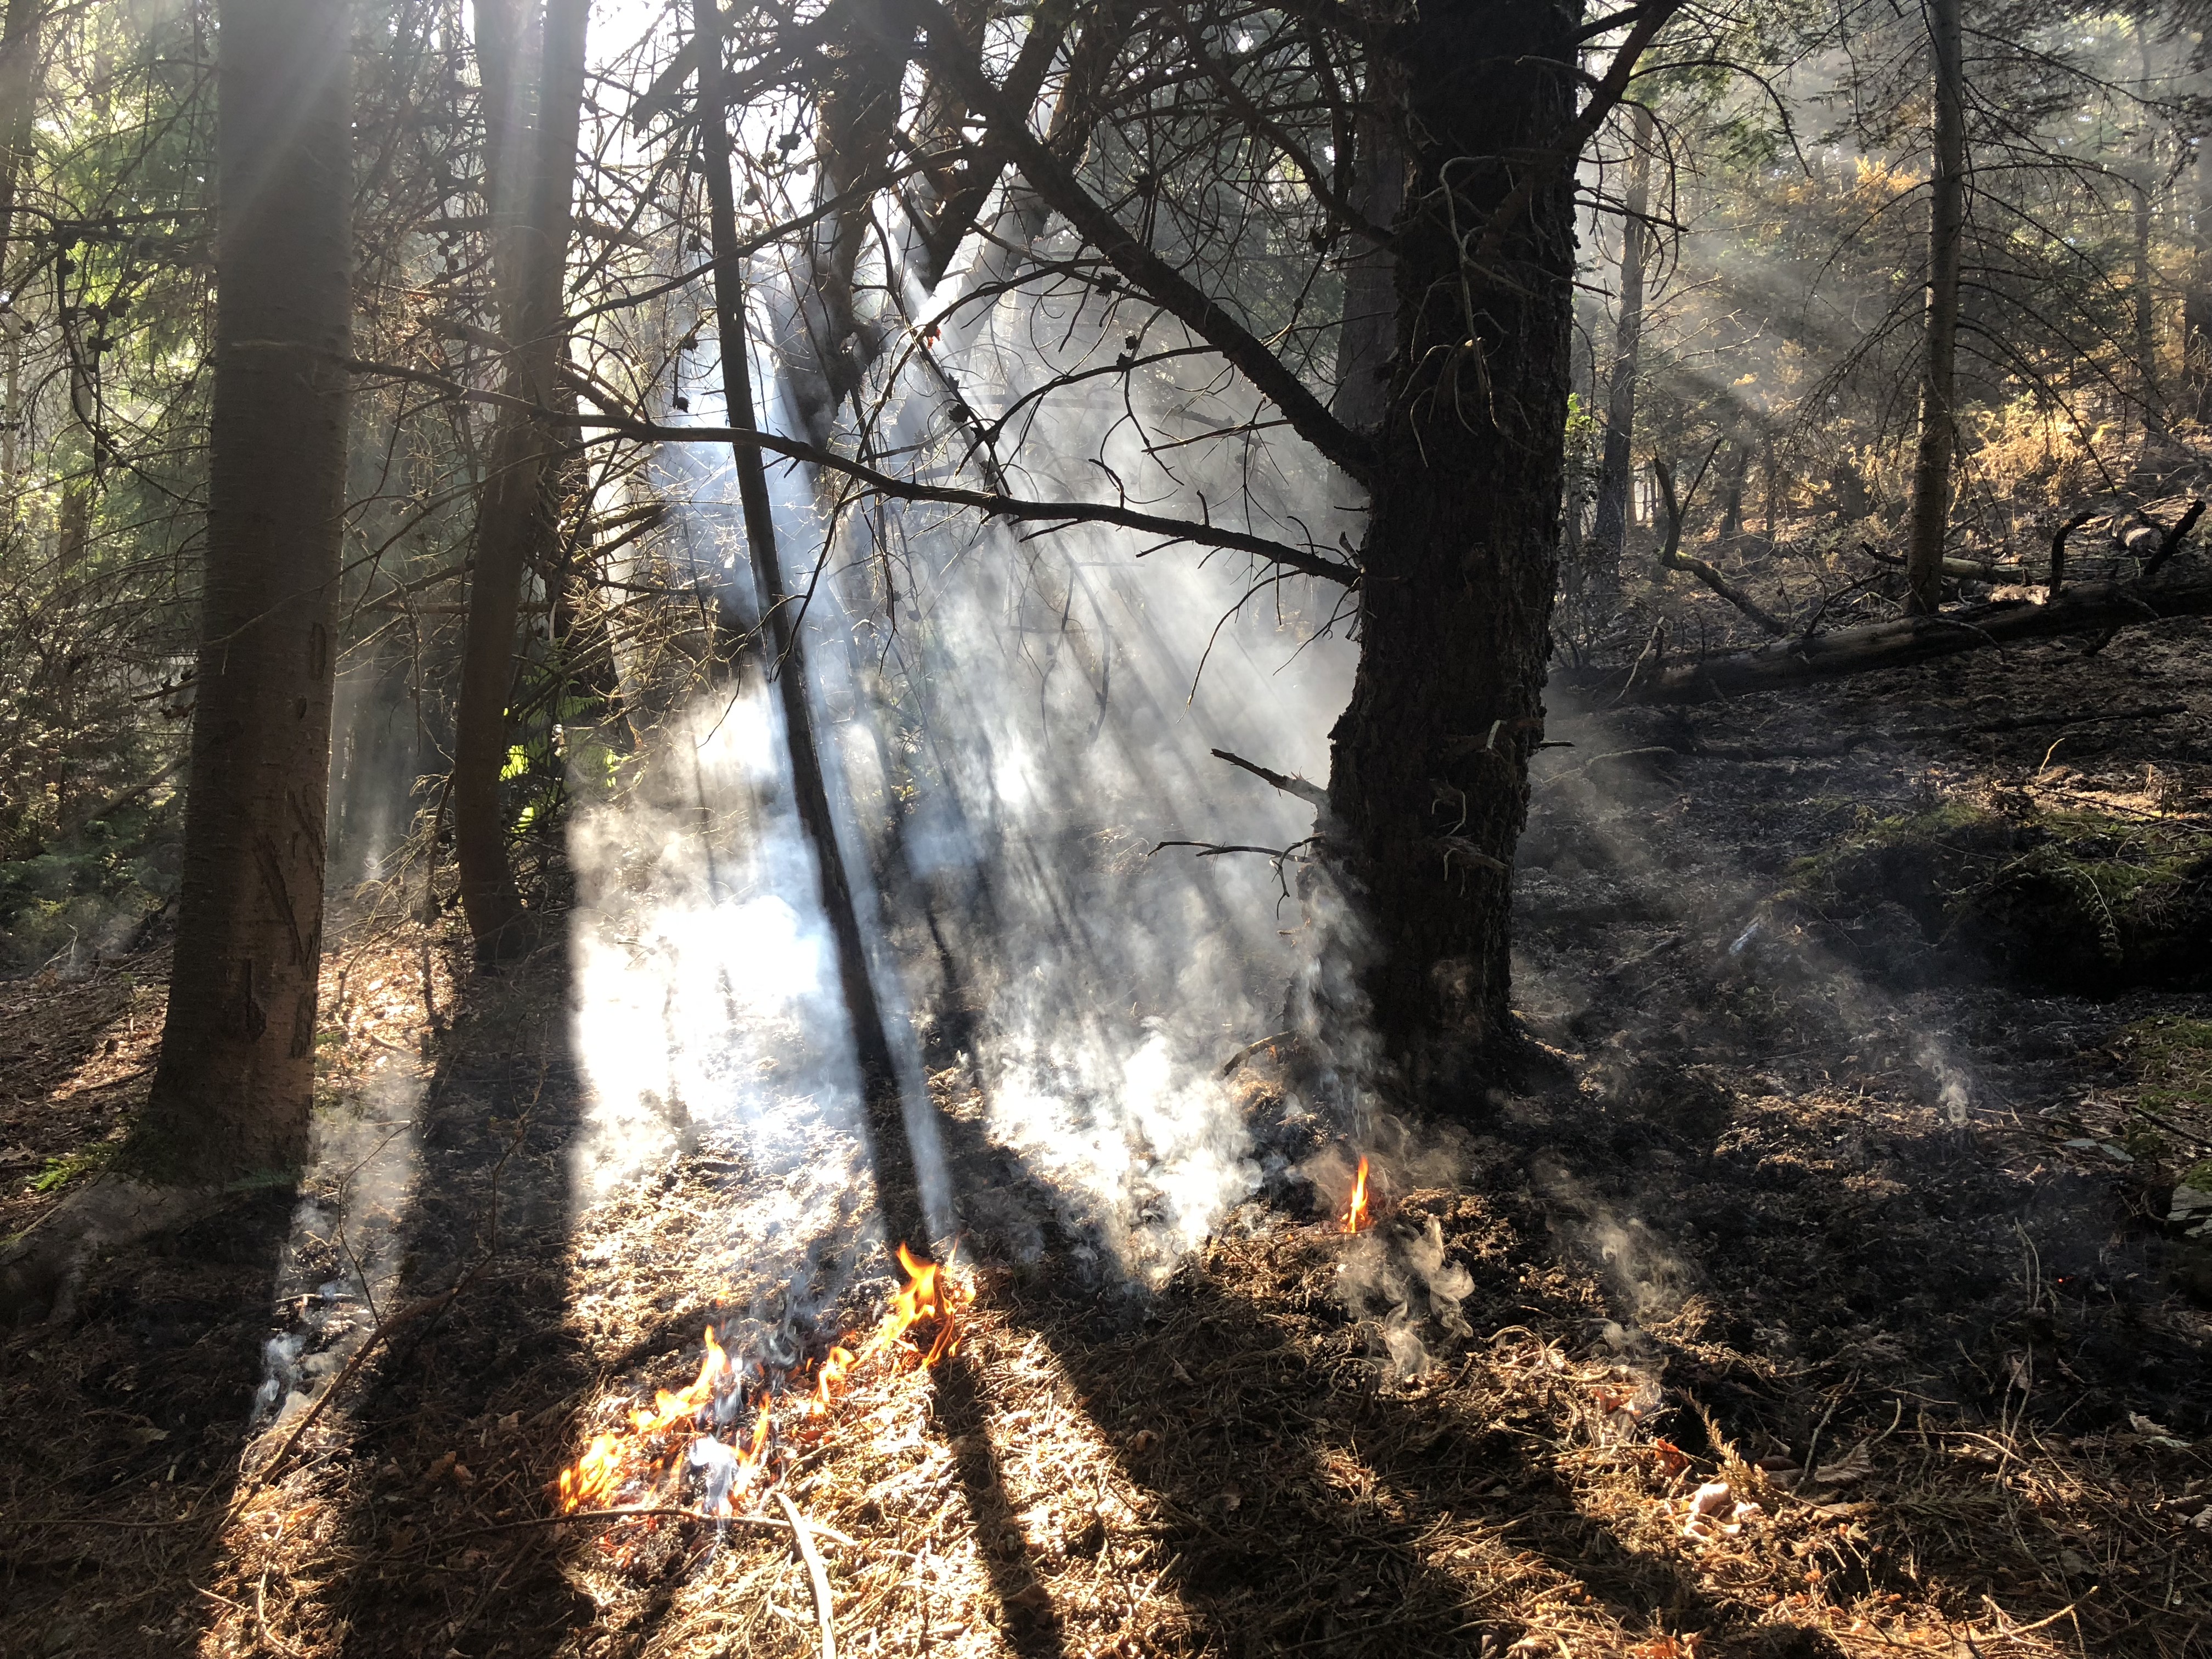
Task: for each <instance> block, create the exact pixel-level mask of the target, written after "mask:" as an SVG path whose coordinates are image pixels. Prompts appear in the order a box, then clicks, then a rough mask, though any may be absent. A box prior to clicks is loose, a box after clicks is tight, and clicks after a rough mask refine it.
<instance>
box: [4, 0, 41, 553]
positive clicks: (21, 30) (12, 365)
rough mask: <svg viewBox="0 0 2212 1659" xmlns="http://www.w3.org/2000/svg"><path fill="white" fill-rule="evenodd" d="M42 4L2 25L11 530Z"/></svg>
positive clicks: (19, 9)
mask: <svg viewBox="0 0 2212 1659" xmlns="http://www.w3.org/2000/svg"><path fill="white" fill-rule="evenodd" d="M42 3H43V0H8V13H7V20H6V21H5V22H4V23H0V294H5V295H8V296H9V299H8V301H7V302H5V303H0V352H4V353H5V356H6V359H7V368H6V370H5V383H6V384H5V393H4V397H5V401H4V402H0V495H4V496H5V498H6V501H7V507H6V513H7V520H6V522H7V524H8V525H11V526H12V525H13V524H14V523H15V520H16V516H17V514H18V513H20V512H21V502H19V501H17V500H16V492H15V435H16V427H17V425H18V423H19V422H21V420H22V417H23V379H22V374H23V321H22V319H21V317H19V316H18V315H16V313H15V306H14V297H15V283H13V282H11V281H10V280H9V263H8V249H9V243H10V242H11V240H13V238H14V235H15V190H16V185H17V183H18V181H19V180H20V179H21V177H22V174H23V170H24V168H25V167H27V166H29V164H30V159H31V135H32V131H33V129H32V119H33V116H34V115H35V114H36V113H37V109H38V90H39V21H40V7H41V5H42Z"/></svg>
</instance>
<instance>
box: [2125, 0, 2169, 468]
mask: <svg viewBox="0 0 2212 1659" xmlns="http://www.w3.org/2000/svg"><path fill="white" fill-rule="evenodd" d="M2149 24H2150V19H2149V16H2148V14H2147V13H2146V12H2142V11H2138V12H2137V13H2136V17H2135V27H2136V70H2137V73H2136V97H2137V98H2138V99H2139V100H2142V102H2144V103H2146V104H2147V103H2148V100H2149V98H2150V29H2149ZM2130 183H2131V188H2130V191H2129V196H2130V206H2131V207H2132V208H2133V209H2134V211H2135V270H2134V272H2133V274H2132V281H2131V289H2132V291H2131V292H2130V295H2129V298H2130V300H2131V301H2133V302H2134V312H2135V316H2134V322H2135V357H2136V398H2138V400H2139V401H2140V402H2141V403H2142V420H2143V435H2144V436H2145V437H2150V436H2153V435H2156V434H2158V433H2160V432H2162V431H2164V430H2165V428H2166V420H2165V410H2164V409H2163V407H2162V403H2161V399H2160V396H2159V384H2158V304H2157V297H2156V295H2154V292H2153V290H2152V283H2151V264H2150V237H2151V209H2152V206H2153V204H2154V197H2153V193H2154V191H2156V189H2157V188H2158V138H2157V134H2156V132H2155V131H2154V130H2153V129H2152V127H2151V125H2150V123H2149V120H2148V118H2147V117H2146V118H2145V119H2144V123H2143V132H2142V153H2141V154H2140V155H2138V156H2137V157H2136V176H2135V178H2134V179H2133V180H2131V181H2130Z"/></svg>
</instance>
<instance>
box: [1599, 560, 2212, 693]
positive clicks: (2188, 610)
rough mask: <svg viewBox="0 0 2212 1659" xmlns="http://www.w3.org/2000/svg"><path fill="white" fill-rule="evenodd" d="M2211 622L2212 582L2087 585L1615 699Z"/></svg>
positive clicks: (1604, 682) (1605, 676) (1748, 662)
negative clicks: (2186, 620)
mask: <svg viewBox="0 0 2212 1659" xmlns="http://www.w3.org/2000/svg"><path fill="white" fill-rule="evenodd" d="M2203 616H2212V581H2204V580H2197V581H2190V582H2176V583H2172V584H2166V585H2154V584H2152V583H2148V582H2142V581H2136V582H2103V581H2100V582H2087V583H2084V584H2083V585H2082V586H2079V587H2075V588H2069V589H2068V590H2067V591H2066V592H2064V593H2063V594H2061V595H2060V596H2059V597H2057V598H2056V599H2047V600H2045V601H2043V602H2042V603H2040V604H2039V603H2037V602H2036V601H2034V600H2032V599H1999V600H1995V601H1992V602H1990V603H1989V604H1985V605H1967V606H1965V607H1963V608H1961V609H1960V610H1957V611H1944V612H1942V613H1941V614H1939V615H1936V616H1933V617H1903V618H1900V619H1899V620H1898V621H1895V622H1885V623H1868V624H1867V625H1866V626H1864V627H1862V628H1844V629H1837V630H1836V632H1834V633H1832V634H1822V635H1817V636H1816V637H1814V638H1813V639H1809V640H1802V639H1792V640H1778V641H1776V642H1775V643H1774V644H1772V645H1766V646H1761V647H1759V648H1758V649H1756V650H1753V651H1739V652H1735V653H1731V654H1729V655H1728V656H1724V657H1713V658H1709V659H1706V660H1705V661H1704V662H1694V663H1684V664H1682V665H1680V666H1679V667H1674V668H1669V669H1667V670H1665V671H1662V672H1659V673H1656V674H1652V675H1650V676H1649V677H1648V678H1644V679H1643V680H1642V681H1641V682H1640V683H1639V684H1635V685H1633V686H1632V687H1629V688H1627V689H1626V690H1625V691H1623V692H1620V693H1619V694H1617V697H1616V701H1618V702H1624V703H1673V702H1708V701H1711V699H1713V698H1716V697H1727V696H1748V695H1750V694H1751V693H1753V692H1757V691H1775V690H1781V689H1782V688H1784V687H1785V686H1790V685H1795V684H1799V683H1800V682H1802V681H1805V680H1815V679H1827V678H1834V677H1836V676H1838V675H1843V674H1863V673H1866V672H1869V671H1872V670H1875V669H1879V668H1903V667H1906V666H1908V665H1911V664H1913V663H1917V662H1927V661H1929V660H1931V659H1935V658H1937V657H1951V656H1956V655H1958V654H1959V653H1961V652H1966V651H1978V650H1980V649H1982V648H1983V647H1985V646H1995V645H2004V644H2008V643H2009V642H2010V641H2015V640H2033V639H2050V638H2051V637H2053V636H2055V635H2063V634H2095V633H2101V632H2103V631H2104V630H2105V629H2122V628H2132V627H2136V626H2137V625H2139V624H2141V623H2154V622H2164V621H2166V620H2167V619H2169V618H2171V617H2203ZM1620 672H1621V671H1620V670H1618V669H1614V670H1610V671H1607V672H1605V673H1602V674H1566V675H1562V676H1560V677H1559V683H1560V684H1564V685H1568V686H1576V687H1583V688H1587V689H1588V690H1591V691H1593V692H1597V693H1603V692H1605V691H1607V690H1611V689H1612V688H1613V686H1614V685H1616V684H1620Z"/></svg>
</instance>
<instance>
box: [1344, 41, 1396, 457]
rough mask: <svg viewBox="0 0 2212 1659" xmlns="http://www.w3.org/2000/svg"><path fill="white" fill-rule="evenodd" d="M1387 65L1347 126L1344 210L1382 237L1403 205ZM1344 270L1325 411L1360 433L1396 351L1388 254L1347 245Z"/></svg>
mask: <svg viewBox="0 0 2212 1659" xmlns="http://www.w3.org/2000/svg"><path fill="white" fill-rule="evenodd" d="M1395 82H1396V77H1395V76H1394V75H1393V74H1392V73H1391V72H1390V66H1389V62H1388V60H1387V59H1385V60H1383V62H1382V63H1381V64H1379V65H1378V71H1377V72H1376V74H1374V75H1373V76H1371V78H1370V84H1369V86H1368V88H1367V96H1366V98H1365V99H1364V100H1363V101H1362V102H1361V104H1360V106H1359V113H1358V118H1357V119H1356V120H1355V121H1354V122H1353V124H1352V135H1353V137H1352V149H1353V155H1352V200H1351V205H1352V207H1353V208H1355V209H1356V210H1358V212H1359V213H1360V214H1361V215H1363V216H1364V217H1365V218H1366V220H1367V222H1369V223H1370V224H1372V225H1376V226H1380V227H1381V228H1383V229H1386V230H1387V229H1389V227H1390V226H1391V224H1392V223H1393V222H1395V220H1396V219H1397V217H1398V213H1399V210H1400V209H1401V208H1402V207H1403V206H1404V205H1405V202H1406V151H1405V146H1404V140H1403V138H1402V137H1401V136H1400V131H1399V129H1400V128H1401V126H1402V125H1404V121H1403V116H1402V112H1401V107H1400V106H1401V103H1402V101H1403V100H1402V95H1401V92H1400V90H1399V88H1398V87H1397V85H1396V84H1395ZM1351 247H1352V252H1351V254H1350V257H1348V258H1346V260H1345V262H1344V331H1343V332H1342V333H1341V334H1340V335H1339V336H1338V337H1337V343H1336V395H1335V397H1334V398H1333V399H1332V400H1331V401H1330V404H1329V410H1330V412H1331V413H1332V414H1334V416H1336V418H1337V419H1338V420H1340V421H1342V422H1344V423H1345V424H1346V426H1350V427H1356V428H1358V429H1359V430H1360V431H1363V432H1364V431H1366V430H1368V429H1369V428H1371V427H1374V426H1376V425H1377V424H1378V423H1379V422H1381V421H1382V419H1383V407H1384V404H1385V403H1386V402H1387V401H1388V396H1389V393H1388V389H1387V388H1386V386H1384V384H1383V381H1384V378H1385V377H1386V376H1387V375H1388V374H1389V365H1390V349H1391V347H1392V346H1394V345H1395V344H1396V343H1397V313H1398V293H1397V283H1396V281H1395V276H1393V273H1392V270H1391V266H1392V259H1391V256H1390V250H1389V248H1387V247H1376V246H1373V245H1372V244H1371V243H1370V242H1368V241H1366V240H1364V238H1359V237H1354V238H1352V242H1351Z"/></svg>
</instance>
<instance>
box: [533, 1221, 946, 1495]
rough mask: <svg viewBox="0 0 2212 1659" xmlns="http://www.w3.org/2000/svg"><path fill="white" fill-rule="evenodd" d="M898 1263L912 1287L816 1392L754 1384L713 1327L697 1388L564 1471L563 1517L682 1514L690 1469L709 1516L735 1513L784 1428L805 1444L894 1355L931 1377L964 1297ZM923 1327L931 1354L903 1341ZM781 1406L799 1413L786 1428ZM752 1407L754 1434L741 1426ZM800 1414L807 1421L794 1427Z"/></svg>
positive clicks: (840, 1356) (838, 1360) (914, 1260)
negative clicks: (861, 1378)
mask: <svg viewBox="0 0 2212 1659" xmlns="http://www.w3.org/2000/svg"><path fill="white" fill-rule="evenodd" d="M898 1259H899V1266H900V1267H902V1268H904V1269H905V1270H906V1275H907V1279H906V1283H905V1284H904V1285H901V1286H900V1287H899V1289H898V1290H897V1291H895V1292H894V1293H893V1294H892V1297H891V1304H890V1309H889V1310H887V1311H886V1312H885V1313H884V1316H883V1319H882V1321H881V1322H879V1323H878V1325H877V1326H876V1328H875V1329H874V1330H873V1331H872V1332H871V1333H870V1334H868V1336H867V1337H866V1339H865V1340H860V1341H859V1342H858V1344H857V1346H848V1345H847V1344H846V1343H843V1342H840V1343H837V1344H835V1345H833V1346H831V1348H830V1350H829V1353H828V1354H826V1355H825V1356H824V1357H823V1359H822V1361H821V1363H820V1364H819V1365H817V1367H816V1368H815V1376H814V1380H813V1383H812V1385H811V1387H808V1386H805V1383H804V1382H803V1380H802V1379H799V1378H796V1377H794V1376H793V1375H792V1374H790V1373H785V1374H783V1375H780V1376H769V1375H768V1374H766V1373H765V1372H764V1371H762V1372H757V1373H756V1374H755V1375H753V1376H751V1377H750V1379H748V1376H747V1375H746V1370H747V1368H746V1367H745V1366H744V1365H742V1364H739V1363H738V1362H737V1361H734V1360H732V1358H730V1356H729V1355H728V1353H726V1352H725V1351H724V1350H723V1347H722V1345H721V1343H720V1341H719V1340H717V1339H716V1337H715V1334H714V1328H713V1327H712V1326H709V1327H708V1329H707V1352H706V1354H705V1356H704V1358H702V1359H701V1361H700V1363H699V1375H698V1376H696V1378H694V1379H693V1380H692V1382H691V1383H690V1386H688V1387H686V1388H684V1389H675V1390H671V1389H659V1391H657V1392H656V1393H655V1394H654V1395H653V1404H652V1405H651V1406H649V1407H647V1406H633V1407H631V1408H630V1412H629V1428H628V1429H626V1430H621V1431H616V1432H613V1433H608V1434H599V1435H594V1436H592V1443H591V1444H590V1445H589V1446H587V1447H586V1449H585V1450H584V1455H582V1456H581V1457H580V1458H578V1459H577V1460H576V1461H575V1462H574V1463H573V1464H571V1465H570V1466H569V1467H568V1468H565V1469H563V1470H562V1471H561V1479H560V1495H561V1510H562V1513H563V1514H564V1515H573V1514H575V1513H576V1512H577V1511H578V1510H584V1509H636V1510H653V1509H660V1508H680V1507H683V1506H682V1504H680V1502H679V1501H678V1499H679V1497H680V1489H681V1486H682V1484H683V1480H684V1471H685V1469H686V1468H691V1469H694V1470H696V1471H697V1472H698V1473H699V1475H700V1480H701V1485H702V1488H703V1490H702V1494H701V1501H700V1508H701V1510H702V1511H703V1512H704V1513H705V1514H707V1515H709V1516H728V1515H732V1514H735V1513H736V1507H735V1505H736V1500H737V1498H738V1495H739V1494H741V1493H742V1492H745V1491H746V1490H748V1489H749V1488H750V1487H751V1486H753V1485H754V1484H755V1482H756V1481H757V1480H760V1478H761V1476H762V1474H763V1470H764V1469H765V1468H766V1466H767V1462H768V1460H769V1455H770V1454H771V1452H772V1451H773V1450H774V1449H775V1442H776V1439H777V1436H776V1433H775V1431H776V1430H777V1428H778V1427H779V1426H781V1428H782V1431H783V1437H784V1438H787V1439H789V1438H797V1437H802V1436H804V1434H805V1432H806V1430H805V1419H818V1418H821V1417H823V1416H825V1415H827V1414H828V1413H829V1409H830V1407H832V1406H833V1405H834V1404H835V1403H836V1400H837V1398H838V1396H839V1395H842V1393H843V1392H844V1391H845V1389H846V1386H847V1384H848V1382H849V1380H850V1379H851V1378H852V1377H853V1376H854V1374H855V1373H857V1372H859V1371H860V1370H862V1369H863V1368H865V1367H866V1366H868V1365H870V1364H872V1363H874V1362H875V1361H877V1360H879V1359H881V1358H884V1356H886V1355H892V1356H896V1355H897V1354H899V1353H900V1352H904V1353H905V1354H907V1355H908V1356H910V1357H911V1359H912V1361H913V1363H914V1364H916V1365H918V1366H920V1367H921V1368H922V1369H925V1370H926V1369H927V1368H928V1367H930V1366H932V1365H934V1364H937V1362H938V1361H939V1360H940V1359H942V1358H945V1355H947V1354H949V1353H951V1352H952V1351H953V1350H954V1349H955V1348H957V1347H958V1346H959V1344H960V1326H959V1310H960V1304H961V1303H962V1302H963V1300H964V1299H965V1297H964V1296H963V1292H962V1291H961V1289H960V1287H959V1285H957V1283H956V1282H955V1281H954V1280H953V1279H952V1278H951V1275H950V1274H949V1273H946V1272H945V1268H944V1267H942V1266H940V1265H939V1264H938V1263H937V1262H934V1261H924V1260H922V1259H921V1258H920V1257H917V1256H916V1255H915V1254H914V1253H913V1252H912V1251H911V1250H909V1249H907V1247H906V1246H905V1245H903V1244H901V1245H900V1246H899V1247H898ZM925 1321H929V1322H933V1323H934V1325H935V1327H936V1328H935V1330H934V1332H933V1334H932V1337H931V1340H930V1344H929V1346H928V1347H927V1349H922V1350H916V1349H915V1348H906V1349H903V1350H902V1349H901V1347H900V1340H901V1339H902V1338H903V1337H904V1336H905V1335H906V1334H907V1333H908V1331H909V1330H911V1329H913V1328H914V1327H915V1326H916V1325H918V1324H921V1323H922V1322H925ZM748 1396H750V1398H749V1397H748ZM780 1403H787V1404H789V1405H790V1406H792V1407H795V1410H794V1411H793V1412H791V1413H785V1414H784V1416H783V1417H782V1419H781V1422H780V1423H779V1419H778V1415H777V1413H776V1409H775V1408H776V1407H777V1406H778V1405H779V1404H780ZM748 1408H750V1413H751V1417H752V1427H751V1429H750V1432H749V1433H747V1432H743V1431H740V1430H739V1428H738V1425H739V1424H740V1422H741V1420H742V1419H743V1418H744V1415H745V1413H746V1411H747V1409H748ZM793 1416H796V1417H797V1418H798V1419H800V1420H799V1422H797V1423H793V1421H791V1419H792V1417H793ZM724 1430H729V1431H731V1437H730V1438H729V1439H727V1440H725V1439H724V1438H722V1431H724ZM633 1524H635V1523H633Z"/></svg>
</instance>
